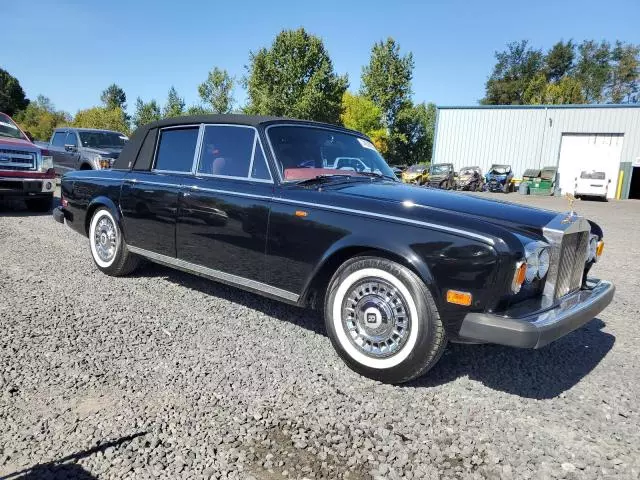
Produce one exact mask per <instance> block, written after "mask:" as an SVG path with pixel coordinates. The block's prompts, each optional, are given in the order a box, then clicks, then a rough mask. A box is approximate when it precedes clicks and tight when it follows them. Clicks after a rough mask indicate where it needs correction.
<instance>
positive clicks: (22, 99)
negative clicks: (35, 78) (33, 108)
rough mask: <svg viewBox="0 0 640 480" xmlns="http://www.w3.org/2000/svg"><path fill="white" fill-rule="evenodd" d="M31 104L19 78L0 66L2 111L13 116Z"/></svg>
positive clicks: (0, 102)
mask: <svg viewBox="0 0 640 480" xmlns="http://www.w3.org/2000/svg"><path fill="white" fill-rule="evenodd" d="M27 105H29V99H28V98H27V97H26V96H25V94H24V90H23V89H22V87H21V86H20V82H18V79H17V78H15V77H14V76H12V75H11V74H10V73H9V72H7V71H6V70H3V69H2V68H0V112H3V113H6V114H7V115H9V116H13V115H15V114H16V113H18V112H19V111H20V110H24V109H25V108H27Z"/></svg>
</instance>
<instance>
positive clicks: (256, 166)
mask: <svg viewBox="0 0 640 480" xmlns="http://www.w3.org/2000/svg"><path fill="white" fill-rule="evenodd" d="M251 178H255V179H257V180H271V174H270V173H269V168H268V167H267V160H266V159H265V158H264V152H263V151H262V146H261V145H260V142H258V141H257V138H256V149H255V152H254V154H253V163H252V166H251Z"/></svg>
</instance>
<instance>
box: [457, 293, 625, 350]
mask: <svg viewBox="0 0 640 480" xmlns="http://www.w3.org/2000/svg"><path fill="white" fill-rule="evenodd" d="M614 292H615V287H614V285H613V284H612V283H611V282H607V281H596V282H595V283H590V284H589V288H587V289H582V290H579V291H577V292H575V293H572V294H569V295H567V296H565V297H563V298H562V299H561V301H560V302H559V304H557V305H555V306H553V307H551V308H549V309H546V310H538V311H535V312H530V313H525V314H522V312H518V314H519V316H518V317H513V316H509V312H508V311H507V312H505V314H504V315H496V314H490V313H468V314H467V315H466V316H465V317H464V320H463V321H462V326H461V327H460V332H459V337H460V338H461V339H464V340H466V341H473V342H484V343H497V344H499V345H508V346H510V347H520V348H540V347H544V346H545V345H547V344H549V343H551V342H553V341H554V340H557V339H558V338H560V337H563V336H564V335H566V334H568V333H570V332H572V331H573V330H576V329H577V328H579V327H581V326H582V325H584V324H585V323H587V322H588V321H590V320H591V319H593V318H594V317H595V316H596V315H598V313H600V312H601V311H602V310H604V309H605V308H606V306H607V305H609V303H611V300H612V299H613V294H614Z"/></svg>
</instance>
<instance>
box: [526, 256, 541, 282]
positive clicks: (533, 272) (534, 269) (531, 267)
mask: <svg viewBox="0 0 640 480" xmlns="http://www.w3.org/2000/svg"><path fill="white" fill-rule="evenodd" d="M537 276H538V252H531V254H529V256H527V275H526V276H525V278H524V279H525V281H526V282H527V283H531V282H533V280H534V279H535V278H536V277H537Z"/></svg>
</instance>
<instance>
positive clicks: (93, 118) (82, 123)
mask: <svg viewBox="0 0 640 480" xmlns="http://www.w3.org/2000/svg"><path fill="white" fill-rule="evenodd" d="M72 125H73V126H74V127H81V128H104V129H106V130H115V131H116V132H122V133H129V123H128V122H127V121H126V119H125V115H124V112H123V111H122V109H121V108H120V107H116V108H106V107H93V108H88V109H86V110H80V111H79V112H78V113H76V116H75V117H74V119H73V123H72Z"/></svg>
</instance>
